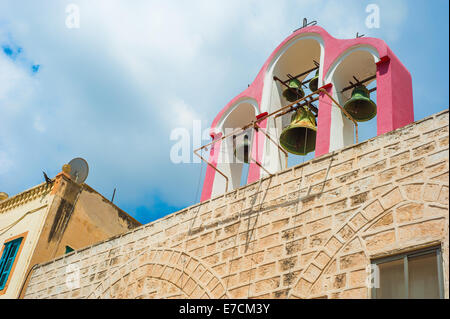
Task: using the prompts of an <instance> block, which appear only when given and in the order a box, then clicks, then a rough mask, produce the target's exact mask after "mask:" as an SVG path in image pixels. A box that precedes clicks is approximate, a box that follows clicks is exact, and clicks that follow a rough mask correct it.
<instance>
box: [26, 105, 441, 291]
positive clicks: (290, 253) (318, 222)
mask: <svg viewBox="0 0 450 319" xmlns="http://www.w3.org/2000/svg"><path fill="white" fill-rule="evenodd" d="M448 145H449V142H448V110H446V111H443V112H441V113H438V114H436V115H434V116H432V117H429V118H426V119H423V120H421V121H418V122H415V123H413V124H411V125H408V126H405V127H403V128H400V129H398V130H395V131H393V132H390V133H387V134H384V135H381V136H378V137H375V138H373V139H370V140H368V141H365V142H363V143H360V144H357V145H353V146H350V147H346V148H344V149H341V150H339V151H336V152H333V153H329V154H326V155H323V156H321V157H318V158H316V159H314V160H311V161H309V162H306V163H304V164H301V165H298V166H296V167H293V168H290V169H288V170H285V171H282V172H279V173H278V174H276V175H274V176H272V177H268V178H265V179H262V180H260V181H258V182H256V183H253V184H250V185H247V186H244V187H241V188H239V189H237V190H234V191H232V192H229V193H227V194H225V195H222V196H219V197H216V198H213V199H211V200H209V201H206V202H203V203H201V204H198V205H195V206H192V207H189V208H187V209H184V210H182V211H179V212H176V213H173V214H171V215H168V216H166V217H164V218H162V219H160V220H157V221H155V222H152V223H150V224H147V225H144V226H142V227H139V228H136V229H135V230H134V231H132V232H128V233H126V234H123V235H121V236H118V237H115V238H112V239H110V240H107V241H104V242H102V243H99V244H96V245H93V246H91V247H88V248H85V249H82V250H78V251H76V252H73V253H71V254H69V255H66V256H65V257H63V258H59V259H57V260H54V261H52V262H49V263H46V264H43V265H40V266H38V267H36V268H35V269H34V271H33V273H32V275H31V279H30V283H29V286H28V288H27V290H26V295H25V297H26V298H180V297H181V298H370V289H368V288H367V287H366V285H365V279H366V270H365V269H366V266H367V265H368V264H370V261H371V259H373V258H377V257H382V256H387V255H392V254H395V253H399V252H404V251H410V250H415V249H418V248H421V247H428V246H433V245H440V246H441V247H442V252H443V254H442V255H443V262H444V265H443V269H444V282H445V296H446V298H448V296H449V294H448V289H449V285H448V276H449V273H448V269H449V264H448V261H449V260H448V256H449V237H448V230H449V211H448V203H449V200H448V195H449V189H448V187H449V186H448V171H449V167H448V165H449V162H448V159H449V149H448ZM69 264H72V265H75V266H76V267H78V269H79V273H78V272H77V270H75V271H74V273H67V270H68V269H69V268H68V267H67V266H68V265H69ZM70 269H74V268H73V266H72V268H70ZM74 275H75V277H74ZM78 275H79V278H80V282H79V283H80V286H79V288H77V287H76V285H75V286H74V285H72V284H67V283H66V280H67V279H68V278H69V277H68V276H71V277H70V278H76V277H77V276H78Z"/></svg>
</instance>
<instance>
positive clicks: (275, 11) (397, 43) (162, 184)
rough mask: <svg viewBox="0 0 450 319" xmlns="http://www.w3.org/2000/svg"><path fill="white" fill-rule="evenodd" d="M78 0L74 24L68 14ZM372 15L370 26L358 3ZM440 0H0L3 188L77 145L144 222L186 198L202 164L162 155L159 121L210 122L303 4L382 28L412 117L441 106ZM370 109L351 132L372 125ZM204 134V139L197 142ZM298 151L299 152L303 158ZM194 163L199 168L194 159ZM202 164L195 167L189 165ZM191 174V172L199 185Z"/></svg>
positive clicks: (349, 29) (444, 103) (293, 25)
mask: <svg viewBox="0 0 450 319" xmlns="http://www.w3.org/2000/svg"><path fill="white" fill-rule="evenodd" d="M70 3H74V4H77V5H78V6H79V8H80V28H79V29H69V28H67V27H66V25H65V20H66V18H67V13H66V11H65V10H66V6H67V5H68V4H70ZM371 3H374V4H377V5H378V6H379V8H380V28H379V29H368V28H367V27H366V26H365V19H366V17H367V15H368V13H366V12H365V8H366V6H367V5H368V4H371ZM448 6H449V2H448V1H447V0H433V1H425V0H379V1H375V0H371V1H363V0H354V1H351V0H341V1H325V0H309V1H307V0H299V1H288V0H286V1H261V0H259V1H256V0H251V1H211V0H202V1H201V0H191V1H139V0H138V1H125V0H122V1H112V0H98V1H88V0H86V1H81V0H80V1H79V0H72V1H25V0H21V1H16V0H4V1H1V2H0V48H1V51H0V111H1V116H0V191H4V192H7V193H8V194H10V195H14V194H16V193H19V192H21V191H23V190H25V189H27V188H29V187H32V186H34V185H36V184H38V183H41V182H42V181H43V177H42V170H45V171H46V172H47V173H48V174H49V176H54V175H56V174H57V173H58V172H59V171H60V170H61V167H62V165H63V164H64V163H66V162H68V161H69V160H70V159H72V158H74V157H78V156H81V157H84V158H85V159H86V160H87V161H88V163H89V165H90V175H89V177H88V179H87V181H86V182H87V183H88V184H89V185H91V186H92V187H93V188H95V189H96V190H98V191H99V192H101V193H102V194H103V195H104V196H106V197H108V198H111V196H112V193H113V190H114V188H117V191H116V196H115V200H114V202H115V203H116V204H117V205H118V206H119V207H121V208H122V209H124V210H125V211H127V212H128V213H129V214H130V215H132V216H134V217H135V218H137V219H138V220H139V221H141V222H142V223H147V222H149V221H151V220H154V219H156V218H159V217H162V216H164V215H167V214H169V213H171V212H174V211H176V210H179V209H181V208H184V207H186V206H189V205H192V204H194V203H196V202H197V201H198V199H199V191H198V188H199V177H200V176H201V177H202V178H201V182H202V180H203V176H202V175H203V174H204V172H205V166H204V165H203V167H202V168H201V164H198V163H193V164H173V163H171V161H170V158H169V153H170V147H171V146H172V145H173V142H172V141H170V140H169V136H170V132H171V130H172V129H174V128H176V127H186V128H190V127H191V124H192V120H194V119H198V120H201V121H202V123H203V125H204V127H203V128H206V127H207V126H209V125H210V123H211V121H212V120H213V118H214V116H215V115H216V114H217V112H218V111H219V110H220V109H222V108H223V106H224V105H225V104H227V102H228V101H229V100H230V99H232V98H233V97H234V96H236V95H237V94H239V93H240V92H241V91H243V90H244V89H245V88H246V87H247V85H248V84H249V83H251V82H252V81H253V79H254V78H255V76H256V75H257V73H258V71H259V70H260V68H261V67H262V65H263V63H264V62H265V60H266V59H267V57H268V56H269V55H270V53H271V52H272V51H273V49H274V48H275V47H276V46H277V45H278V44H279V43H280V42H281V41H283V39H285V38H286V37H287V36H288V35H289V34H291V32H292V31H293V30H295V29H297V28H298V27H299V26H300V25H301V23H302V19H303V18H304V17H307V18H308V19H309V20H317V22H318V25H320V26H322V27H324V28H325V29H326V30H327V31H328V32H329V33H330V34H331V35H333V36H335V37H337V38H353V37H354V36H355V34H356V32H359V33H360V34H365V35H366V36H372V37H378V38H382V39H384V40H385V41H386V42H387V44H388V45H389V46H390V47H391V49H392V50H393V51H394V52H395V54H396V55H397V56H398V57H399V58H400V60H401V61H402V62H403V63H404V65H405V66H406V67H407V68H408V69H409V71H410V72H411V74H412V78H413V92H414V111H415V119H416V120H419V119H422V118H424V117H426V116H429V115H431V114H434V113H436V112H439V111H442V110H444V109H447V108H448V101H449V96H448V94H449V93H448V87H449V74H448V72H449V71H448V70H449V65H448V63H449V62H448V61H449V42H448V38H449V34H448V29H449V17H448V12H449V8H448ZM375 132H376V128H375V126H374V125H373V123H367V125H365V126H364V128H361V138H362V139H367V138H370V137H372V136H374V135H375ZM206 142H208V141H206V140H205V141H204V143H206ZM303 160H304V159H298V160H297V161H300V162H301V161H303ZM200 170H202V171H200ZM200 173H202V175H200ZM200 186H201V185H200Z"/></svg>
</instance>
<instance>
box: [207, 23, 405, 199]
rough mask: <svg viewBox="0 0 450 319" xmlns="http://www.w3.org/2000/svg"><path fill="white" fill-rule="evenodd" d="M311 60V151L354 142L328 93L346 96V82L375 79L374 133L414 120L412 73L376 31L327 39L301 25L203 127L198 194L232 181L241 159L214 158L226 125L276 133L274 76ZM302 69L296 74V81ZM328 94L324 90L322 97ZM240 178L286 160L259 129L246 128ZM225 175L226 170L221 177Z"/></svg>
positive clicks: (235, 183)
mask: <svg viewBox="0 0 450 319" xmlns="http://www.w3.org/2000/svg"><path fill="white" fill-rule="evenodd" d="M317 65H319V67H318V71H319V80H318V86H319V88H322V89H324V90H326V92H327V93H328V94H329V95H327V94H325V93H323V92H322V91H321V92H319V93H318V99H317V100H318V113H317V133H316V147H315V156H316V157H318V156H321V155H323V154H326V153H329V152H332V151H334V150H337V149H340V148H343V147H345V146H348V145H351V144H354V143H355V135H354V127H353V123H352V121H350V120H349V119H348V118H346V117H345V116H344V114H343V112H342V111H341V109H340V108H339V107H338V106H337V105H336V103H334V102H333V99H334V100H335V101H337V102H339V104H341V105H343V104H344V102H345V101H346V100H348V99H349V98H350V95H351V91H352V90H350V89H348V86H349V82H351V81H355V80H354V79H357V80H358V81H365V83H364V84H365V85H369V84H371V83H372V84H375V83H376V104H377V119H376V122H377V135H380V134H384V133H387V132H389V131H392V130H395V129H397V128H399V127H402V126H405V125H407V124H409V123H412V122H413V121H414V110H413V95H412V80H411V75H410V73H409V72H408V70H407V69H406V68H405V67H404V66H403V64H402V63H401V62H400V60H399V59H398V58H397V57H396V56H395V54H394V53H393V52H392V51H391V49H390V48H389V47H388V46H387V45H386V43H385V42H384V41H383V40H380V39H376V38H365V37H361V38H355V39H345V40H341V39H335V38H333V37H332V36H331V35H329V34H328V32H326V31H325V30H324V29H323V28H321V27H319V26H307V27H303V28H301V29H299V30H297V31H295V32H294V33H292V34H291V35H290V36H289V37H287V38H286V39H285V40H284V41H283V42H281V44H280V45H279V46H278V47H277V48H276V49H275V50H274V51H273V52H272V54H271V55H270V56H269V58H268V59H267V60H266V62H265V63H264V65H263V66H262V68H261V70H260V71H259V73H258V75H257V76H256V78H255V80H254V81H253V83H252V84H250V86H249V87H248V88H247V89H246V90H244V91H243V92H242V93H240V94H239V95H237V96H236V97H234V98H233V99H232V100H231V101H230V102H229V103H228V104H227V105H226V106H225V107H224V108H223V109H222V110H221V111H220V112H219V113H218V114H217V116H216V117H215V119H214V120H213V122H212V125H211V129H210V135H211V138H212V141H216V142H215V143H213V144H211V146H210V148H209V158H208V162H209V164H210V165H208V167H207V171H206V176H205V180H204V183H203V190H202V195H201V201H205V200H208V199H210V198H211V197H213V196H217V195H220V194H223V193H225V192H226V191H230V190H232V189H235V188H237V187H239V186H240V181H241V175H242V173H243V169H242V163H227V162H223V161H222V160H221V155H223V153H224V152H225V153H227V152H228V153H230V145H231V144H230V143H231V142H230V141H229V139H222V137H223V136H225V135H226V134H227V130H228V132H229V130H232V129H239V128H242V127H243V126H245V125H246V124H248V123H250V122H251V121H255V120H257V119H261V117H262V118H263V119H264V120H262V121H260V122H258V126H259V127H260V128H261V129H262V130H267V131H269V130H270V132H272V134H271V135H269V136H272V139H273V138H279V136H280V133H281V130H282V129H283V126H285V124H286V123H285V122H283V119H282V118H271V117H267V118H266V116H265V115H267V114H270V113H271V112H274V111H275V110H277V109H280V108H281V107H283V106H285V105H286V104H288V103H287V102H286V101H285V100H283V98H282V90H283V87H282V85H280V83H278V82H277V81H275V80H274V78H276V77H278V78H280V77H283V76H284V75H286V74H302V73H304V71H305V70H311V69H314V67H315V66H317ZM305 77H306V75H305V76H299V78H298V79H299V80H300V81H302V80H303V79H304V78H305ZM330 97H332V98H330ZM251 134H252V139H251V141H252V145H251V156H252V158H253V159H254V161H250V164H249V171H248V178H247V183H252V182H255V181H257V180H259V179H260V178H261V177H264V176H267V175H268V174H269V173H268V172H270V173H275V172H277V171H279V170H282V169H284V168H286V163H285V161H284V159H283V157H284V155H283V152H281V151H280V150H279V147H278V148H277V146H276V144H274V143H273V142H272V141H270V138H268V137H267V135H266V134H264V132H261V130H254V131H253V133H251ZM224 176H226V178H225V177H224Z"/></svg>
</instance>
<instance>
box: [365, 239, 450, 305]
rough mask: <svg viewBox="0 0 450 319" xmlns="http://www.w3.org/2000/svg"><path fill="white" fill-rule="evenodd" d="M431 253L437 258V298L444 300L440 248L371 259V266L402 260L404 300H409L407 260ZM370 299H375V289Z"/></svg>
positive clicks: (435, 247) (429, 248)
mask: <svg viewBox="0 0 450 319" xmlns="http://www.w3.org/2000/svg"><path fill="white" fill-rule="evenodd" d="M431 252H435V253H436V258H437V261H436V263H437V272H438V278H437V280H438V287H439V298H440V299H444V274H443V268H442V267H443V266H442V263H443V260H442V248H441V246H432V247H427V248H422V249H418V250H412V251H408V252H404V253H400V254H396V255H392V256H387V257H383V258H377V259H373V260H372V261H371V264H372V265H377V266H378V265H379V264H383V263H388V262H392V261H396V260H400V259H402V260H403V274H404V282H405V295H406V298H405V299H409V273H408V258H413V257H418V256H422V255H427V254H429V253H431ZM371 298H372V299H377V288H375V287H372V289H371Z"/></svg>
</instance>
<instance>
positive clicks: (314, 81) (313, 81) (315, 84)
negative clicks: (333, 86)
mask: <svg viewBox="0 0 450 319" xmlns="http://www.w3.org/2000/svg"><path fill="white" fill-rule="evenodd" d="M318 88H319V69H317V71H316V74H315V75H314V77H313V78H312V79H311V81H309V89H310V90H311V92H315V91H317V89H318Z"/></svg>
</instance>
